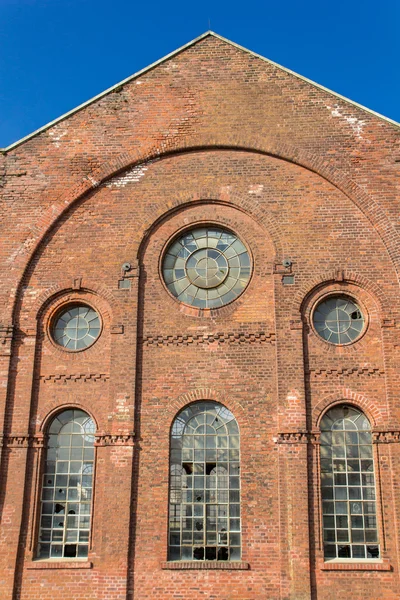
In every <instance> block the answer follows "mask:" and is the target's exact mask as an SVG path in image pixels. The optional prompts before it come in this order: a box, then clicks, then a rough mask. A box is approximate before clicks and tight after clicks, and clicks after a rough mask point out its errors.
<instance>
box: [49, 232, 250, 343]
mask: <svg viewBox="0 0 400 600" xmlns="http://www.w3.org/2000/svg"><path fill="white" fill-rule="evenodd" d="M250 263H251V261H250V256H249V254H248V252H247V250H246V248H245V246H244V245H243V243H242V242H241V241H240V240H239V239H238V238H237V237H236V236H234V235H233V234H231V233H229V232H226V231H224V230H222V229H219V228H216V229H211V228H207V229H204V228H201V229H200V228H198V229H194V230H192V231H191V232H189V233H185V234H184V235H183V236H181V238H179V239H178V240H176V241H174V242H173V243H172V244H171V245H170V247H169V248H168V250H167V253H166V255H165V257H164V259H163V276H164V281H165V283H166V285H167V287H168V289H169V291H170V292H171V293H172V294H173V295H174V296H175V297H176V298H178V299H179V300H180V301H181V302H185V303H186V304H190V305H192V306H197V307H198V308H217V307H219V306H222V305H224V304H227V303H228V302H231V301H232V300H234V299H235V298H236V297H237V296H238V295H239V294H241V293H242V291H243V290H244V289H245V287H246V286H247V284H248V282H249V280H250V276H251V264H250ZM62 334H63V330H62V331H60V334H59V335H60V336H61V335H62ZM60 339H61V338H60Z"/></svg>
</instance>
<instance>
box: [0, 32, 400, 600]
mask: <svg viewBox="0 0 400 600" xmlns="http://www.w3.org/2000/svg"><path fill="white" fill-rule="evenodd" d="M398 131H399V130H398V126H396V124H395V123H393V122H391V121H390V120H388V119H385V118H383V117H380V116H379V115H376V114H374V113H373V112H372V111H369V110H368V109H365V108H363V107H360V106H358V105H356V104H354V103H352V102H349V101H348V100H346V99H344V98H341V97H340V96H337V95H336V94H334V93H332V92H330V91H329V90H326V89H324V88H322V87H320V86H318V85H316V84H313V83H312V82H309V81H307V80H305V79H303V78H301V77H299V76H298V75H296V74H294V73H291V72H289V71H287V70H285V69H283V68H281V67H279V66H277V65H275V64H273V63H271V62H269V61H267V60H265V59H263V58H262V57H259V56H256V55H254V54H253V53H251V52H249V51H247V50H245V49H243V48H240V47H238V46H236V45H235V44H232V43H231V42H229V41H227V40H224V39H222V38H220V37H219V36H217V35H215V34H212V33H207V34H205V35H203V36H201V37H200V38H199V39H198V40H195V41H194V42H192V43H190V44H188V45H187V46H186V47H184V48H183V49H180V50H178V51H177V52H175V53H173V54H172V55H170V56H168V57H166V58H165V59H163V60H161V61H159V62H158V63H157V64H156V65H153V66H151V67H149V68H148V69H146V70H144V71H143V72H140V73H138V74H137V75H135V76H133V77H131V78H129V79H128V80H126V81H125V82H122V83H121V84H120V85H119V86H116V87H114V88H113V89H111V90H109V91H107V92H105V93H104V94H102V95H100V96H99V97H97V98H95V99H94V100H93V101H90V102H88V103H87V104H85V105H83V106H82V107H79V108H78V109H76V110H75V111H72V112H71V113H70V114H68V115H66V116H65V117H62V118H61V119H59V120H58V121H56V122H54V123H53V124H50V125H48V126H46V127H44V128H42V129H41V130H40V131H38V132H36V133H34V134H32V135H31V136H29V137H28V138H26V139H25V140H22V141H21V142H18V143H16V144H14V145H13V146H11V147H10V148H7V149H5V150H3V152H2V154H1V155H0V169H1V172H2V176H3V177H2V181H3V183H2V188H1V193H2V198H3V203H4V209H3V211H2V217H3V218H2V243H1V246H0V259H1V264H2V277H1V280H0V294H1V306H2V309H1V329H0V332H1V345H0V360H1V369H0V377H1V386H0V390H1V411H0V418H1V435H2V437H1V442H2V443H1V488H0V508H1V515H2V516H1V536H0V544H1V551H0V597H1V599H2V600H11V599H13V600H17V599H18V600H39V599H40V600H47V599H51V598H54V597H55V596H56V597H57V598H65V599H71V600H72V599H73V600H81V599H82V600H83V599H87V598H88V599H93V600H94V599H96V600H101V599H104V600H122V599H124V600H125V599H128V600H131V599H133V598H134V599H135V600H136V599H137V600H143V599H150V598H151V599H161V600H164V599H165V600H166V599H173V598H182V599H189V598H195V597H199V598H214V599H218V600H222V599H223V600H228V599H240V600H259V599H261V598H265V599H267V598H268V599H269V600H278V599H279V600H289V599H290V600H307V599H310V598H313V599H317V598H318V600H328V599H334V598H338V597H347V596H351V597H352V598H353V600H361V599H362V600H367V599H371V600H372V599H376V598H379V599H387V600H394V599H397V598H399V596H400V581H399V563H400V554H399V526H400V484H399V481H400V443H399V442H400V405H399V400H398V399H399V396H400V377H399V368H398V361H399V356H400V354H399V349H400V333H399V327H400V300H399V282H398V276H399V269H400V231H399V228H400V221H399V213H400V211H399V198H398V189H399V161H400V154H399V150H398V146H396V142H397V143H398ZM204 232H206V233H204ZM202 236H203V237H202ZM204 236H206V237H204ZM207 236H208V237H207ZM199 239H200V242H198V241H197V242H196V241H194V240H199ZM182 240H186V242H184V241H182ZM187 240H189V242H187ZM204 240H206V241H204ZM215 240H217V241H215ZM226 240H228V241H227V242H226ZM236 241H237V245H236V246H235V244H236ZM186 243H187V244H188V246H187V248H189V249H187V248H186V246H185V244H186ZM174 244H175V247H176V248H178V250H179V252H180V253H181V254H179V252H178V250H177V251H176V252H178V254H174V252H175V250H174V249H173V248H174ZM196 244H197V246H196ZM190 245H191V246H190ZM189 246H190V247H189ZM182 248H183V250H182ZM232 248H238V249H237V250H235V252H236V254H235V255H234V252H233V250H232V254H231V255H230V254H229V252H230V249H232ZM213 252H214V254H213ZM182 253H183V254H182ZM185 253H186V254H185ZM188 255H190V256H191V257H192V263H193V264H192V265H191V264H190V263H189V258H187V256H188ZM180 256H183V259H180V260H181V263H179V260H178V258H179V257H180ZM237 256H239V258H237ZM239 259H240V260H239ZM168 261H170V262H168ZM174 261H175V262H174ZM182 261H183V262H182ZM185 261H186V262H185ZM235 261H237V263H235ZM246 261H247V262H246ZM239 262H240V266H235V265H236V264H237V265H239ZM178 263H179V264H178ZM217 263H218V264H217ZM172 264H173V266H172V267H171V265H172ZM180 265H183V266H182V268H180ZM221 265H222V266H221ZM224 265H225V266H224ZM190 269H192V270H190ZM240 269H242V270H240ZM193 273H194V275H193ZM184 276H185V277H187V278H188V281H189V282H190V285H191V286H192V288H193V289H194V290H195V291H194V292H193V294H194V295H193V296H190V297H189V296H181V297H179V295H180V293H181V292H182V290H183V288H184V287H185V286H184V285H183V284H182V285H181V287H179V285H180V284H178V283H176V280H179V281H180V279H179V278H180V277H184ZM214 276H215V277H217V278H218V277H220V279H219V280H218V281H217V280H215V282H214V283H213V281H214V280H213V277H214ZM168 278H172V279H173V283H171V279H168ZM231 279H232V284H231V286H236V287H232V288H229V285H230V284H229V281H231ZM182 281H183V280H182ZM235 282H236V283H235ZM228 284H229V285H228ZM185 285H186V284H185ZM187 285H189V284H187ZM193 286H194V287H193ZM237 286H239V288H240V289H239V288H238V287H237ZM240 286H241V287H240ZM192 288H185V290H186V291H185V292H184V293H186V292H187V294H189V291H190V289H192ZM228 288H229V289H231V291H230V292H229V290H228ZM188 290H189V291H188ZM199 290H200V291H199ZM227 290H228V291H227ZM235 290H236V291H235ZM237 290H239V291H237ZM182 293H183V292H182ZM223 294H226V296H223ZM229 294H231V295H229ZM74 309H82V310H84V312H82V313H79V314H78V312H77V311H76V312H75V313H74V312H72V313H68V311H69V310H72V311H73V310H74ZM65 315H67V316H65ZM68 315H69V316H68ZM332 315H334V316H332ZM96 319H97V320H96ZM86 326H87V331H86V330H85V331H86V333H82V335H81V333H79V332H81V331H83V329H84V328H85V327H86ZM74 328H75V329H74ZM346 331H348V338H347V337H342V336H345V335H347V334H346V333H345V332H346ZM74 332H75V333H74ZM343 332H344V333H343ZM85 336H86V337H85ZM74 340H75V342H74ZM77 340H82V341H79V343H78V341H77ZM69 343H71V344H72V345H69V346H68V344H69ZM74 344H75V346H74ZM182 411H183V412H182ZM207 411H208V412H207ZM213 411H214V412H213ZM196 415H197V417H196ZM215 415H217V417H218V418H217V417H216V416H215ZM177 417H178V419H177ZM85 419H86V421H85ZM196 419H197V421H196ZM207 419H208V420H207ZM218 419H219V420H218ZM221 421H222V425H221V426H222V427H223V428H224V431H225V433H224V434H223V435H222V434H221V435H220V433H218V432H220V431H222V429H221V430H220V429H218V428H217V427H216V425H215V423H216V422H218V427H220V423H221ZM194 422H196V423H197V425H196V427H198V429H197V430H196V431H195V430H194V429H193V427H194V426H193V423H194ZM202 423H203V425H202ZM204 423H205V425H204ZM229 423H230V424H231V426H232V428H231V429H229V427H230V425H229ZM87 424H89V425H87ZM86 426H87V429H86V430H85V427H86ZM192 426H193V427H192ZM68 427H69V429H68ZM74 427H75V429H74ZM82 427H83V429H82ZM190 427H192V429H191V430H190V431H189V429H190ZM171 428H172V429H171ZM174 428H175V429H174ZM201 428H202V429H201ZM213 428H214V429H213ZM235 428H236V429H235ZM81 429H82V431H83V433H82V434H81V433H79V431H81ZM200 429H201V431H200ZM228 430H229V431H228ZM238 431H239V432H240V441H239V436H238ZM68 432H69V433H68ZM171 432H172V434H171ZM174 432H175V433H174ZM171 435H172V437H173V439H172V442H171ZM63 436H64V437H63ZM174 436H175V437H174ZM196 436H197V437H196ZM201 436H203V437H201ZM78 438H79V439H78ZM62 439H63V440H66V442H65V448H67V450H65V448H64V446H63V443H62ZM71 440H72V441H71ZM77 440H78V441H77ZM226 440H229V441H228V442H227V441H226ZM203 442H204V445H205V447H206V448H209V449H208V450H204V449H202V448H203V446H202V444H203ZM79 444H80V446H79ZM171 444H172V445H171ZM174 444H175V446H174ZM190 444H192V445H190ZM224 444H225V445H224ZM226 444H228V445H226ZM239 446H240V452H239ZM174 448H177V450H174ZM182 448H183V449H182ZM216 448H217V449H216ZM228 449H229V459H228V458H226V457H227V456H228V454H227V451H228ZM64 450H65V452H67V454H66V455H65V456H67V455H68V456H67V458H66V459H65V461H64V462H63V458H62V457H63V456H64V455H63V454H62V453H63V452H64ZM68 452H69V454H68ZM82 452H84V454H83V456H84V458H82ZM174 452H175V454H174ZM74 453H75V454H74ZM79 453H80V454H79ZM85 453H87V454H85ZM185 453H186V454H185ZM193 453H194V454H193ZM85 456H87V460H86V459H85ZM174 456H178V458H177V459H176V461H175V458H174ZM185 456H186V458H185ZM193 456H194V458H193ZM79 457H80V458H79ZM196 457H197V458H196ZM204 457H205V458H204ZM74 459H75V462H74ZM239 459H240V484H239V483H238V481H239V476H238V472H239V470H238V469H239ZM85 460H86V462H85ZM228 460H229V461H230V462H228ZM57 461H58V462H57ZM79 461H80V462H79ZM196 461H197V462H196ZM54 465H56V466H55V467H54ZM74 465H75V467H74ZM54 469H55V471H54ZM68 469H69V470H68ZM228 471H229V473H228ZM66 473H67V475H68V477H69V479H68V477H67V475H66ZM170 473H171V478H170ZM196 474H197V475H196ZM228 474H229V477H228ZM196 478H197V482H196ZM228 480H229V483H227V482H228ZM177 481H178V483H177ZM77 482H78V483H77ZM88 482H89V483H88ZM215 482H217V483H215ZM91 483H92V484H93V485H92V487H91ZM85 486H86V487H85ZM193 486H194V487H193ZM196 486H197V488H198V489H196ZM202 486H203V487H202ZM239 488H240V489H239ZM199 490H200V491H199ZM91 491H92V492H93V493H92V494H91V493H90V492H91ZM192 491H193V494H192ZM57 495H58V496H57ZM67 496H68V497H67ZM228 496H229V498H228ZM57 498H59V499H58V500H57ZM227 498H228V499H227ZM239 498H240V502H239ZM169 504H170V508H168V507H169ZM239 510H240V519H239ZM77 511H80V512H79V515H80V516H79V519H81V520H80V521H79V523H80V525H76V523H78V520H79V519H78V512H77ZM173 511H175V512H173ZM192 511H193V512H192ZM206 517H207V521H206ZM228 517H229V519H228ZM228 520H229V524H227V523H228ZM239 521H240V522H239ZM67 522H68V523H70V524H72V525H68V524H67ZM73 523H75V525H73ZM69 527H70V529H69ZM74 527H75V529H74ZM79 527H80V529H79ZM208 528H210V531H209V529H208ZM206 529H207V536H208V537H207V540H206V538H205V537H204V536H205V535H206ZM78 535H79V540H78V538H77V536H78ZM169 535H170V537H169ZM74 536H75V537H74ZM185 536H186V537H185ZM77 540H78V541H77ZM168 540H169V541H170V546H171V547H170V551H169V553H168V544H169V541H168ZM185 540H186V541H185ZM188 540H189V542H188ZM190 540H191V541H190ZM79 544H81V545H79Z"/></svg>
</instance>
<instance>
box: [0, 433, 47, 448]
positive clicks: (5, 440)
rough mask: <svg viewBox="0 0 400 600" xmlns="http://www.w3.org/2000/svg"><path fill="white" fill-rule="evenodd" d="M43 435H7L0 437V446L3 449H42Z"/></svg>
mask: <svg viewBox="0 0 400 600" xmlns="http://www.w3.org/2000/svg"><path fill="white" fill-rule="evenodd" d="M44 444H45V437H44V436H43V434H41V433H40V434H37V435H30V434H9V435H2V436H0V446H1V447H3V448H43V446H44Z"/></svg>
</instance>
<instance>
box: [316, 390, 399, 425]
mask: <svg viewBox="0 0 400 600" xmlns="http://www.w3.org/2000/svg"><path fill="white" fill-rule="evenodd" d="M339 404H352V405H353V406H356V407H357V408H359V409H360V410H361V411H362V412H364V413H365V415H366V417H367V418H368V420H369V422H370V423H371V427H383V426H384V425H385V424H386V423H387V411H386V410H385V408H383V407H379V406H377V404H376V403H375V402H373V400H371V399H370V398H367V397H366V396H365V395H363V394H360V393H358V392H356V391H354V390H351V389H349V388H343V389H341V390H338V391H337V392H335V393H333V394H330V395H329V396H326V397H325V398H323V399H322V400H321V401H320V402H318V404H317V405H316V406H315V407H314V408H313V411H312V426H313V427H315V428H316V429H318V428H319V424H320V422H321V419H322V417H323V416H324V414H325V413H326V411H327V410H329V409H330V408H333V407H334V406H337V405H339Z"/></svg>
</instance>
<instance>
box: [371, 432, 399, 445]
mask: <svg viewBox="0 0 400 600" xmlns="http://www.w3.org/2000/svg"><path fill="white" fill-rule="evenodd" d="M372 442H373V443H374V444H396V443H399V442H400V431H398V430H392V431H373V432H372Z"/></svg>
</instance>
